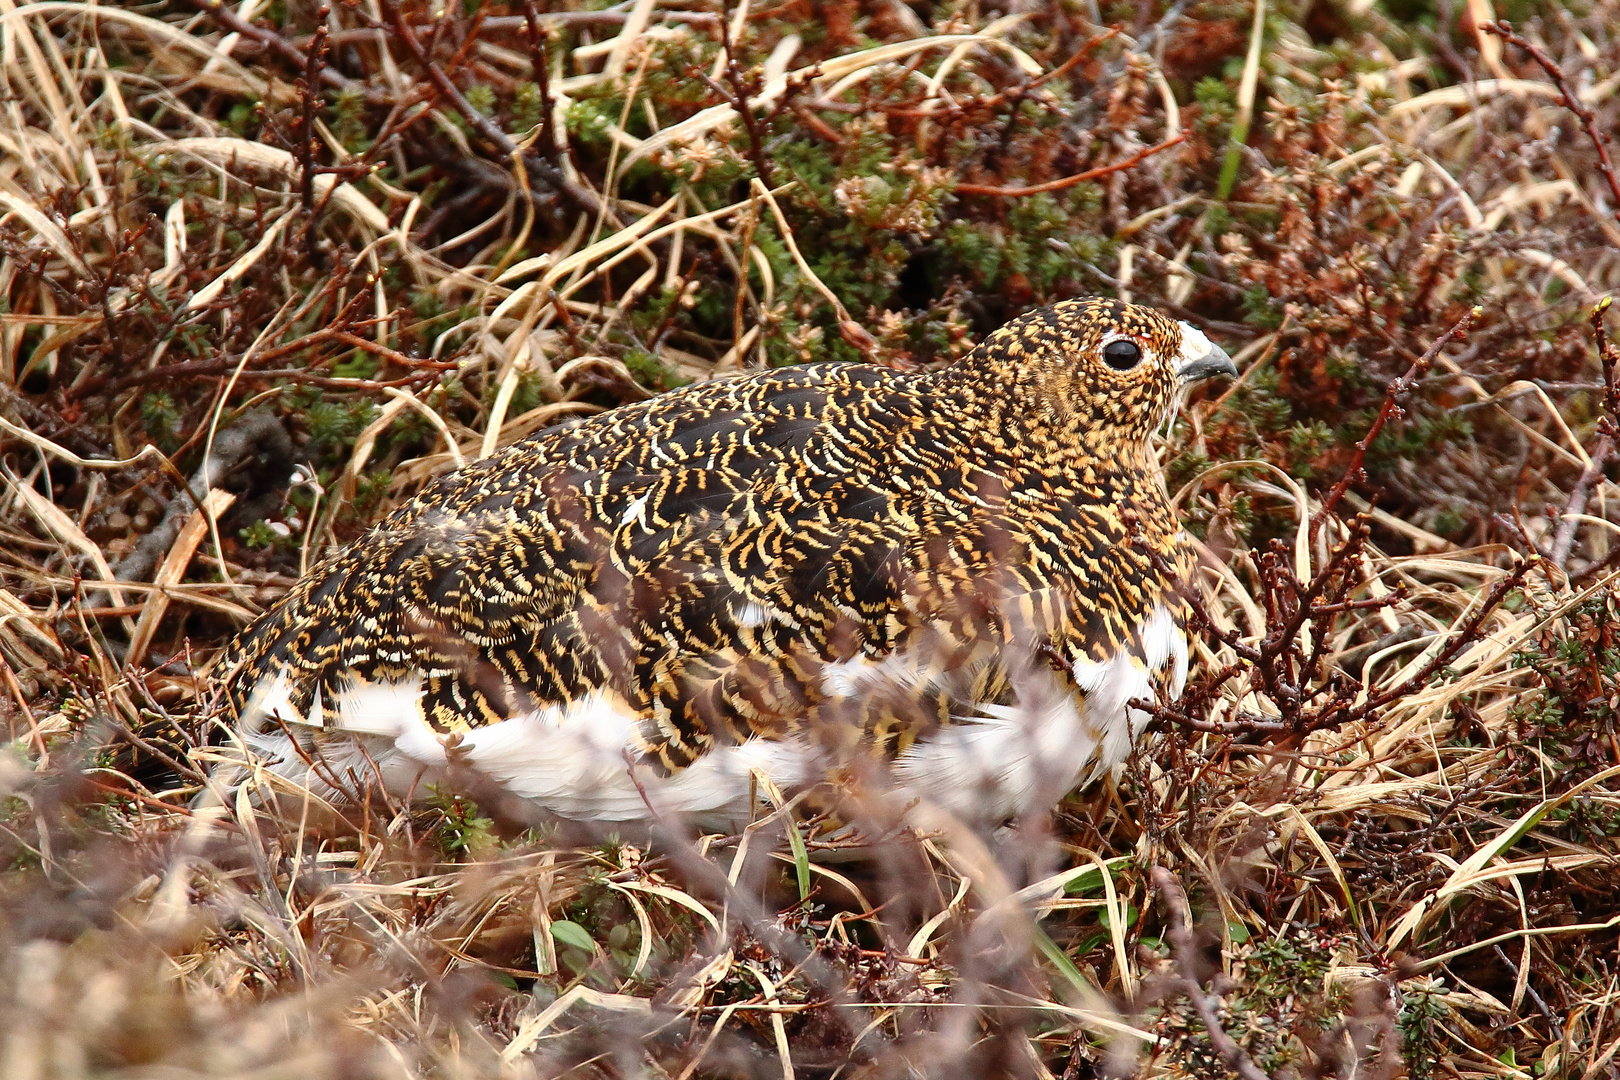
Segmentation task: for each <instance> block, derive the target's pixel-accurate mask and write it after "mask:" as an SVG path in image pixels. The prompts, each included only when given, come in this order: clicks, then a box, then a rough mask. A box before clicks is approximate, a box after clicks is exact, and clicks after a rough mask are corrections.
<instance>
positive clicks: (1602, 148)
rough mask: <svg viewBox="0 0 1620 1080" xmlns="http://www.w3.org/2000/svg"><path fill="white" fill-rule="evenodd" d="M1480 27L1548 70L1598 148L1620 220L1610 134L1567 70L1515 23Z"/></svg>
mask: <svg viewBox="0 0 1620 1080" xmlns="http://www.w3.org/2000/svg"><path fill="white" fill-rule="evenodd" d="M1478 28H1479V29H1480V30H1483V31H1484V32H1485V33H1487V34H1495V35H1496V36H1497V37H1499V38H1501V39H1502V40H1503V41H1504V42H1505V43H1507V44H1509V45H1517V46H1518V47H1519V48H1521V49H1523V50H1524V51H1525V52H1527V53H1529V54H1530V59H1532V60H1534V61H1535V62H1536V63H1537V64H1539V65H1540V66H1541V70H1542V71H1545V72H1546V73H1547V77H1548V78H1550V79H1552V81H1553V82H1554V83H1556V84H1557V85H1558V92H1559V93H1560V94H1562V95H1563V96H1564V107H1565V108H1566V109H1568V110H1569V111H1570V112H1572V113H1574V114H1575V117H1576V119H1578V120H1579V121H1580V122H1581V130H1582V131H1584V132H1586V137H1587V138H1588V139H1590V140H1591V141H1592V146H1593V147H1594V148H1595V149H1596V150H1597V155H1598V171H1599V172H1601V173H1602V174H1603V179H1605V180H1607V181H1608V182H1609V193H1610V194H1611V195H1612V196H1614V205H1613V206H1612V207H1610V210H1611V211H1612V212H1613V214H1614V216H1615V219H1616V220H1620V176H1617V175H1616V174H1615V171H1614V162H1613V161H1612V160H1611V159H1610V158H1609V147H1608V137H1607V136H1606V135H1604V134H1603V133H1602V132H1601V131H1599V130H1598V128H1597V117H1596V116H1595V115H1594V114H1593V112H1592V110H1591V109H1589V108H1587V107H1586V106H1585V105H1583V104H1581V99H1580V98H1578V97H1576V96H1575V91H1574V90H1573V89H1572V88H1571V87H1570V85H1569V80H1568V78H1566V77H1565V75H1564V69H1563V68H1561V67H1559V66H1558V64H1557V62H1556V61H1554V60H1553V58H1552V57H1550V56H1548V55H1547V54H1546V53H1544V52H1542V51H1541V50H1540V49H1539V48H1537V47H1536V46H1535V45H1533V44H1531V43H1530V42H1528V41H1526V40H1525V39H1524V38H1522V37H1520V36H1519V35H1518V34H1515V33H1514V32H1513V24H1512V23H1510V22H1508V21H1507V20H1506V19H1498V20H1497V21H1496V22H1495V23H1480V24H1479V26H1478Z"/></svg>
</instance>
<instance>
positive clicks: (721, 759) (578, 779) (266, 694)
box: [243, 607, 1188, 822]
mask: <svg viewBox="0 0 1620 1080" xmlns="http://www.w3.org/2000/svg"><path fill="white" fill-rule="evenodd" d="M1142 644H1143V652H1144V655H1145V659H1146V663H1144V662H1143V660H1141V659H1138V658H1136V657H1134V656H1132V655H1130V654H1128V653H1120V654H1118V655H1116V656H1115V657H1114V658H1113V659H1112V660H1110V661H1108V662H1107V663H1100V664H1099V663H1096V662H1092V661H1080V662H1078V663H1076V664H1075V665H1074V678H1075V682H1076V684H1077V685H1078V686H1079V688H1080V689H1081V690H1082V691H1084V695H1083V697H1082V696H1076V695H1075V694H1073V693H1072V692H1070V691H1069V689H1068V685H1067V683H1066V682H1064V681H1061V680H1059V678H1058V677H1057V676H1056V675H1055V674H1054V673H1053V672H1051V671H1050V670H1049V669H1048V668H1047V667H1046V665H1045V664H1044V663H1038V664H1034V665H1032V666H1031V667H1030V668H1029V669H1028V670H1027V671H1025V672H1023V673H1022V674H1020V675H1017V676H1015V677H1014V688H1015V690H1016V692H1017V697H1018V704H1015V705H997V704H984V705H981V706H980V707H979V708H977V709H976V710H974V712H973V714H972V715H967V716H961V717H957V718H956V719H957V720H958V723H956V724H954V725H952V726H949V727H945V728H942V729H940V730H939V731H938V732H937V733H935V734H934V735H932V736H930V737H927V738H924V739H919V740H918V741H917V742H916V743H914V744H913V745H912V746H911V747H909V748H908V749H907V750H905V751H904V752H903V753H902V754H900V756H899V757H898V758H897V760H896V761H895V763H894V777H895V781H896V784H897V786H898V787H899V788H900V793H901V795H902V796H907V795H909V796H919V797H922V798H925V799H927V800H929V801H930V802H933V803H934V804H936V805H938V806H940V807H942V808H943V809H945V810H948V811H950V812H951V813H953V814H955V815H957V816H958V817H961V818H963V819H965V820H972V821H980V822H998V821H1001V820H1005V819H1007V818H1010V817H1013V816H1016V815H1019V814H1024V813H1028V812H1032V811H1038V810H1042V809H1045V808H1046V807H1048V806H1051V805H1053V804H1055V803H1056V802H1057V801H1058V800H1059V799H1061V798H1062V797H1063V795H1065V794H1066V793H1067V792H1068V791H1070V790H1071V789H1073V788H1074V787H1076V786H1077V785H1080V784H1083V783H1089V782H1090V781H1092V780H1095V779H1097V778H1098V777H1100V776H1102V775H1103V774H1105V773H1107V772H1109V771H1111V770H1113V769H1115V768H1117V767H1118V766H1119V765H1120V764H1122V763H1123V762H1124V760H1125V758H1126V757H1127V756H1128V755H1129V754H1130V750H1131V746H1132V744H1133V743H1134V742H1135V740H1136V737H1137V736H1138V735H1139V734H1140V732H1141V728H1142V725H1143V723H1144V722H1145V721H1146V719H1147V717H1146V715H1145V714H1144V713H1142V712H1140V711H1139V710H1135V709H1131V708H1130V707H1129V706H1128V705H1127V702H1129V701H1130V700H1131V699H1132V698H1152V697H1153V696H1154V690H1153V686H1154V681H1155V679H1154V676H1155V675H1156V674H1158V673H1159V672H1164V677H1165V681H1166V682H1167V684H1168V688H1169V690H1170V693H1171V696H1172V697H1174V696H1179V695H1180V693H1181V690H1182V687H1183V685H1184V684H1185V682H1186V676H1187V659H1188V657H1187V639H1186V636H1185V634H1184V633H1183V632H1182V631H1181V630H1180V629H1178V628H1177V627H1176V626H1175V624H1174V621H1173V620H1172V619H1171V617H1170V613H1169V612H1168V611H1167V610H1165V609H1164V608H1163V607H1160V608H1156V609H1155V610H1154V612H1153V616H1152V617H1151V618H1150V619H1149V620H1148V623H1147V625H1146V626H1144V627H1143V633H1142ZM1167 667H1168V671H1166V670H1165V669H1166V668H1167ZM922 671H923V669H922V666H921V665H918V664H916V663H913V662H910V661H909V660H908V658H907V657H905V656H904V655H892V656H889V657H886V658H884V659H882V660H876V661H873V660H862V659H859V658H857V659H856V660H853V661H846V662H844V663H840V664H830V665H828V666H827V668H826V669H825V672H824V674H823V685H824V687H825V688H826V689H827V690H828V691H830V692H833V693H836V694H859V693H860V692H861V691H862V690H863V689H864V688H868V687H871V686H874V685H878V684H882V683H888V684H890V685H893V684H894V683H895V682H899V683H900V684H901V685H906V686H916V685H917V684H918V683H919V682H920V681H921V680H922V679H924V678H926V676H925V675H923V673H922ZM421 696H422V679H421V678H420V677H417V678H414V679H406V680H402V681H398V682H365V681H362V680H351V681H350V682H349V683H348V685H347V686H346V688H345V689H343V690H342V691H340V692H339V693H337V694H334V695H332V697H331V698H329V699H326V700H322V699H321V698H319V697H318V698H317V699H316V700H315V702H314V703H313V704H312V706H311V708H310V710H309V713H308V715H301V714H300V713H299V711H298V710H297V709H296V708H294V707H293V705H292V704H291V700H290V696H289V687H288V685H287V683H286V678H285V676H284V675H283V676H278V677H277V678H276V679H275V680H268V681H265V682H261V683H260V685H259V686H258V687H257V688H256V689H255V691H254V692H253V694H252V695H251V696H250V698H249V702H248V707H247V710H246V714H245V715H244V717H243V720H244V724H243V729H244V732H245V733H246V736H247V739H248V742H249V743H250V745H252V746H253V747H254V748H255V749H256V750H257V751H258V752H259V753H260V754H262V755H264V756H265V757H266V758H267V759H268V761H267V763H268V764H269V766H270V768H272V769H273V770H274V771H275V772H277V773H280V774H282V775H284V776H287V777H290V778H293V779H296V780H298V781H300V782H302V783H307V784H309V785H311V786H312V787H313V788H314V789H315V790H317V791H318V792H320V793H321V794H323V795H327V796H330V795H332V794H334V788H333V785H331V784H329V783H327V782H326V779H325V777H323V775H322V774H323V772H326V773H327V774H328V775H332V776H335V777H336V778H337V779H338V780H339V781H341V782H343V783H344V784H345V785H348V784H352V783H353V781H354V780H356V779H360V778H364V777H366V776H367V775H369V774H370V772H371V771H372V765H373V763H374V764H375V767H376V769H377V770H380V771H381V773H382V776H381V779H382V781H383V782H384V783H385V784H386V785H387V786H388V787H389V788H390V789H392V790H395V791H399V792H404V791H407V790H410V789H412V788H415V789H416V790H418V791H419V790H420V786H421V783H422V782H423V781H424V779H430V778H431V776H432V774H433V773H434V772H435V771H437V770H439V769H442V768H443V767H444V766H445V765H446V764H447V753H446V739H445V737H443V736H440V735H439V734H438V733H436V732H435V731H434V730H433V729H432V728H431V727H430V726H429V725H428V724H427V722H426V721H425V720H424V719H423V715H422V709H421V706H420V699H421ZM282 723H285V724H287V725H289V726H290V727H292V728H294V729H297V728H304V729H310V728H320V729H325V730H326V731H328V732H333V733H336V732H344V733H350V734H353V735H360V736H366V737H369V738H364V739H363V740H362V742H363V743H364V744H365V745H361V743H357V742H355V741H353V740H345V739H341V738H339V739H336V740H334V739H326V740H323V745H322V748H321V757H322V759H323V761H324V763H325V764H324V765H323V766H319V767H317V768H315V769H313V770H312V769H311V768H310V766H309V765H308V764H307V763H306V762H305V760H304V758H303V756H302V755H300V754H299V753H298V752H297V751H296V750H295V749H294V748H293V745H292V741H291V739H290V738H289V737H288V735H287V734H286V733H285V732H283V730H282V729H281V724H282ZM637 723H638V718H637V717H636V716H635V715H633V714H632V713H631V712H630V711H629V710H628V708H626V707H625V706H624V704H623V703H622V702H621V701H619V700H618V699H617V698H616V697H614V696H613V695H610V694H607V693H603V692H598V693H594V694H590V695H588V696H586V697H584V698H582V699H580V700H578V701H576V702H573V703H572V704H569V705H566V706H548V707H546V708H542V709H539V710H536V711H535V712H532V713H528V714H525V715H521V716H515V717H513V718H512V719H510V720H505V721H502V722H500V723H496V724H491V725H489V726H487V727H482V728H476V729H473V730H471V731H468V732H465V733H463V734H462V735H461V737H460V742H459V744H457V745H456V748H455V750H454V753H455V754H456V755H457V758H458V761H460V762H463V763H465V764H466V765H468V766H470V767H472V768H474V769H477V770H478V771H479V772H481V773H483V774H484V775H487V776H488V777H490V778H491V779H492V780H495V781H497V782H499V783H500V784H502V785H503V786H504V787H506V788H507V789H508V790H509V791H511V792H512V793H513V794H514V795H518V796H520V797H522V798H526V799H532V800H534V802H535V803H537V804H538V805H540V806H542V807H543V808H545V809H546V810H549V811H551V812H553V813H556V814H558V815H560V816H562V817H567V818H574V819H579V820H594V821H631V820H638V819H646V818H648V817H650V816H653V815H654V814H656V815H657V816H660V817H678V816H682V815H690V816H694V817H698V818H708V819H714V818H726V817H746V816H747V814H748V812H749V810H750V806H749V800H750V798H751V797H753V795H754V792H755V789H756V786H757V784H756V780H755V775H756V773H757V774H762V775H764V776H766V777H768V778H769V779H770V780H771V781H772V782H773V783H775V784H776V785H777V786H778V787H779V788H782V789H793V788H799V787H802V786H804V785H806V784H809V783H812V782H814V781H815V780H816V778H817V775H818V773H819V772H820V769H821V765H820V762H819V761H818V760H817V756H816V753H815V751H814V750H813V749H812V748H811V747H810V746H809V744H808V743H806V742H805V741H803V740H800V739H787V740H763V739H754V740H750V741H749V742H746V743H743V744H740V745H737V746H731V747H726V748H723V749H720V750H717V751H714V752H711V753H709V754H706V755H704V756H703V757H702V758H700V759H699V760H698V761H697V762H695V763H694V764H692V765H691V766H689V767H687V768H685V769H683V770H681V771H680V772H678V773H676V774H674V775H673V776H669V777H660V776H657V775H656V774H654V772H653V771H652V770H651V769H649V768H647V767H645V766H635V767H633V766H632V764H631V757H630V748H631V747H632V746H633V735H634V731H635V728H636V725H637Z"/></svg>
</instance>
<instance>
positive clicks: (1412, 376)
mask: <svg viewBox="0 0 1620 1080" xmlns="http://www.w3.org/2000/svg"><path fill="white" fill-rule="evenodd" d="M1482 314H1484V310H1483V309H1482V308H1477V307H1476V308H1473V309H1471V310H1470V311H1469V312H1468V313H1467V314H1465V315H1464V316H1463V317H1462V318H1460V319H1458V320H1457V323H1456V325H1454V326H1453V327H1452V328H1451V329H1450V330H1447V331H1446V332H1445V333H1444V334H1441V335H1440V336H1439V338H1437V339H1436V340H1435V342H1434V344H1433V345H1430V346H1429V347H1428V349H1427V350H1425V351H1424V353H1423V355H1422V356H1420V357H1418V358H1417V360H1416V361H1414V362H1413V364H1412V366H1411V367H1410V368H1408V369H1407V370H1406V374H1405V375H1402V376H1401V377H1400V378H1398V379H1396V380H1395V381H1394V382H1392V383H1390V384H1389V389H1388V391H1387V392H1386V393H1385V394H1384V406H1383V408H1381V409H1379V410H1378V416H1377V417H1376V418H1375V419H1374V420H1373V423H1372V427H1370V428H1368V429H1367V435H1366V437H1365V438H1363V439H1362V440H1361V441H1360V442H1358V443H1356V452H1355V454H1354V456H1352V457H1351V459H1350V465H1349V467H1348V468H1346V469H1345V470H1344V475H1343V476H1341V477H1340V478H1339V482H1338V483H1337V484H1334V485H1333V488H1332V489H1331V490H1330V491H1329V492H1328V493H1327V497H1326V498H1324V499H1323V500H1322V505H1321V507H1320V508H1319V509H1318V510H1317V511H1316V515H1315V516H1314V517H1313V518H1312V519H1311V535H1312V536H1315V535H1316V533H1317V532H1318V531H1320V530H1321V528H1322V523H1323V522H1324V521H1326V520H1327V516H1328V514H1330V513H1332V511H1333V508H1334V507H1335V506H1337V505H1338V504H1339V500H1340V499H1341V498H1343V497H1344V493H1345V492H1346V491H1348V490H1349V489H1350V485H1351V484H1353V483H1355V482H1356V481H1357V480H1360V479H1362V478H1363V477H1364V476H1365V473H1364V472H1363V471H1362V466H1363V465H1364V464H1365V463H1366V461H1367V451H1368V449H1369V448H1371V446H1372V444H1373V440H1375V439H1377V438H1378V436H1379V434H1380V433H1381V432H1382V431H1383V430H1384V425H1385V424H1387V423H1389V421H1390V418H1391V417H1393V416H1394V415H1395V412H1396V409H1397V407H1396V404H1395V399H1396V398H1398V397H1400V396H1401V395H1402V394H1404V393H1406V392H1407V391H1408V390H1410V389H1412V387H1413V386H1415V385H1416V384H1417V381H1418V379H1420V378H1422V377H1423V374H1424V372H1426V371H1428V370H1429V365H1431V364H1433V363H1434V360H1435V357H1437V356H1439V355H1440V350H1441V349H1443V348H1445V347H1446V345H1447V344H1449V343H1450V342H1451V341H1453V340H1455V339H1459V338H1461V337H1463V336H1464V335H1466V334H1467V333H1468V328H1469V327H1470V326H1472V325H1473V322H1474V320H1475V319H1477V318H1479V317H1480V316H1481V315H1482Z"/></svg>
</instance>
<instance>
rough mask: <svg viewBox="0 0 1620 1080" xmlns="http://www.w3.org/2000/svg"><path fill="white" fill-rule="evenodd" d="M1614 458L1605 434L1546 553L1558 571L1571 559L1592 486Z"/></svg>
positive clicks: (1570, 498) (1595, 449)
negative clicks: (1577, 531) (1576, 533)
mask: <svg viewBox="0 0 1620 1080" xmlns="http://www.w3.org/2000/svg"><path fill="white" fill-rule="evenodd" d="M1613 456H1614V440H1612V439H1610V438H1609V436H1607V435H1604V436H1602V437H1601V438H1599V439H1598V441H1597V446H1596V447H1595V448H1593V450H1592V460H1591V462H1590V463H1589V464H1588V465H1587V466H1586V468H1585V469H1583V470H1582V471H1581V475H1580V479H1578V480H1576V481H1575V487H1574V488H1573V489H1572V490H1571V491H1570V493H1569V502H1567V503H1565V504H1564V512H1563V514H1562V515H1561V516H1560V517H1559V519H1558V529H1557V531H1556V532H1554V533H1553V542H1552V548H1551V550H1549V551H1548V552H1547V558H1548V559H1549V560H1550V561H1551V562H1552V564H1553V565H1554V566H1556V567H1558V569H1560V570H1562V569H1563V568H1564V563H1565V562H1567V561H1568V560H1569V552H1570V549H1571V548H1573V547H1574V546H1575V529H1576V527H1577V526H1579V525H1580V515H1581V514H1584V513H1586V500H1587V497H1588V496H1590V495H1591V493H1592V485H1593V484H1595V483H1596V482H1597V481H1599V480H1601V479H1602V478H1603V471H1604V470H1605V469H1607V468H1608V467H1609V459H1610V458H1611V457H1613Z"/></svg>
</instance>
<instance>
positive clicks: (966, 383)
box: [930, 364, 1163, 491]
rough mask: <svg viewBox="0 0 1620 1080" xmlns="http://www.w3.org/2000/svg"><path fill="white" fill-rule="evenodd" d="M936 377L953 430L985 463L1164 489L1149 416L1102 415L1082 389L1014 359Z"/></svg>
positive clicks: (932, 389) (948, 431) (960, 367)
mask: <svg viewBox="0 0 1620 1080" xmlns="http://www.w3.org/2000/svg"><path fill="white" fill-rule="evenodd" d="M932 379H933V381H934V386H932V387H930V392H931V393H932V394H934V395H935V396H936V398H937V399H938V400H945V401H949V402H950V412H951V414H952V416H951V417H950V421H951V422H950V423H949V424H947V425H945V426H944V428H943V430H944V431H945V433H946V435H947V437H950V438H954V439H957V440H960V441H961V442H962V443H963V449H964V450H966V451H969V452H970V454H971V456H972V457H973V458H974V459H976V460H979V461H980V462H982V463H984V464H986V465H989V464H990V463H992V462H994V463H995V464H1000V465H1006V466H1010V467H1014V468H1018V469H1032V470H1034V471H1037V472H1039V473H1041V474H1044V475H1048V476H1051V475H1065V474H1073V473H1075V472H1076V471H1082V472H1084V473H1086V474H1087V475H1088V476H1090V477H1093V478H1095V479H1096V480H1098V481H1103V482H1107V483H1108V485H1109V486H1111V487H1112V486H1116V485H1117V484H1125V483H1126V482H1132V483H1146V484H1148V485H1150V486H1151V487H1152V488H1153V489H1154V490H1156V491H1162V489H1163V481H1162V480H1161V479H1160V476H1159V469H1158V464H1157V462H1156V460H1155V458H1154V456H1153V454H1152V452H1151V450H1150V449H1149V447H1148V435H1149V433H1150V431H1149V428H1148V427H1147V423H1146V422H1144V418H1132V419H1130V420H1125V419H1122V418H1116V417H1109V416H1103V415H1098V414H1096V413H1094V412H1093V411H1092V410H1091V409H1090V408H1089V407H1087V406H1086V405H1085V403H1084V398H1083V395H1082V394H1081V393H1080V392H1078V391H1077V390H1076V389H1075V388H1073V387H1068V386H1063V385H1056V384H1055V382H1054V380H1052V379H1049V378H1043V377H1042V374H1041V373H1040V372H1038V371H1031V370H1029V369H1027V368H1021V367H1018V366H1014V365H1010V364H988V365H983V366H979V365H973V366H969V365H967V364H959V365H957V366H955V367H951V368H946V369H945V370H943V371H940V372H938V373H936V374H935V375H934V376H933V377H932Z"/></svg>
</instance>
